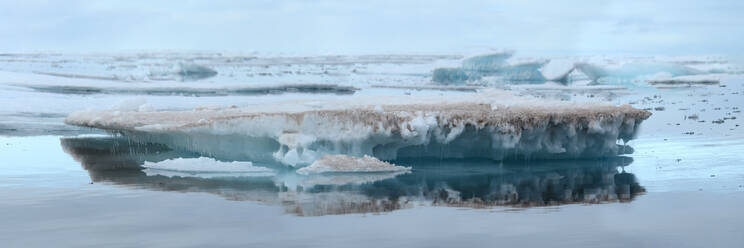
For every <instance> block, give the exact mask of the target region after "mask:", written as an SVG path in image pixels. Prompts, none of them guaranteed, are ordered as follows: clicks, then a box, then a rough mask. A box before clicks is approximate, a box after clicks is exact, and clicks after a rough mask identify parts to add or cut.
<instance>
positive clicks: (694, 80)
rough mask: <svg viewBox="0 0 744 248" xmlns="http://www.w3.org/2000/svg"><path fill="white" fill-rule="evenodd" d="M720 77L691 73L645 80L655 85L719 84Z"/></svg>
mask: <svg viewBox="0 0 744 248" xmlns="http://www.w3.org/2000/svg"><path fill="white" fill-rule="evenodd" d="M720 81H721V79H720V78H719V77H718V76H717V75H692V76H677V77H660V78H655V79H650V80H648V81H647V82H648V83H649V84H651V85H655V86H657V87H678V86H692V85H714V84H719V83H720Z"/></svg>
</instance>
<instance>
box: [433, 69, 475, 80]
mask: <svg viewBox="0 0 744 248" xmlns="http://www.w3.org/2000/svg"><path fill="white" fill-rule="evenodd" d="M469 78H470V77H469V76H468V74H467V73H465V71H464V70H463V69H461V68H437V69H434V71H433V72H432V79H431V80H432V81H434V82H435V83H439V84H464V83H465V82H466V81H468V79H469Z"/></svg>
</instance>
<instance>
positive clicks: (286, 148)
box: [65, 91, 651, 166]
mask: <svg viewBox="0 0 744 248" xmlns="http://www.w3.org/2000/svg"><path fill="white" fill-rule="evenodd" d="M129 109H135V108H134V107H130V108H129ZM140 109H142V110H143V111H140ZM650 115H651V114H650V113H649V112H648V111H645V110H639V109H635V108H633V107H631V106H628V105H624V106H612V105H603V104H591V103H589V104H587V103H582V104H578V103H567V102H560V101H546V100H543V99H537V98H528V97H518V96H515V95H512V94H511V93H509V92H505V91H485V92H481V93H477V94H473V95H471V96H469V97H462V98H455V99H450V97H447V96H410V97H403V98H402V97H399V96H388V97H385V96H369V97H361V96H356V97H350V96H349V97H338V98H333V99H323V100H316V101H290V102H286V103H280V104H266V105H265V106H264V105H251V106H246V107H244V108H241V107H234V106H233V107H225V108H197V109H194V110H191V111H161V112H156V111H149V110H148V109H147V108H136V110H135V111H119V110H117V111H112V110H88V111H82V112H75V113H72V114H70V115H69V116H68V117H67V119H66V120H65V121H66V123H68V124H71V125H77V126H83V127H93V128H99V129H104V130H109V131H113V132H118V133H122V134H124V135H127V136H129V137H130V138H132V139H135V140H138V141H141V142H150V143H160V144H165V145H167V146H168V147H171V148H174V149H182V150H186V151H190V152H197V153H200V154H206V155H209V156H210V157H215V158H218V159H226V160H248V161H266V162H280V163H282V164H286V165H291V166H304V165H309V164H311V163H313V162H314V161H315V160H317V159H319V158H321V157H323V156H325V155H328V154H345V155H349V156H355V157H363V156H364V155H369V156H374V157H376V158H379V159H382V160H393V159H396V158H406V157H433V158H490V159H495V160H501V159H531V158H536V159H556V158H586V157H607V156H614V155H617V154H622V153H625V152H627V151H629V150H626V149H624V148H623V147H624V146H619V145H617V141H618V140H623V141H627V140H630V139H632V138H633V137H634V136H635V135H636V133H637V131H638V127H639V125H640V124H641V122H642V121H643V120H645V119H647V118H648V117H649V116H650Z"/></svg>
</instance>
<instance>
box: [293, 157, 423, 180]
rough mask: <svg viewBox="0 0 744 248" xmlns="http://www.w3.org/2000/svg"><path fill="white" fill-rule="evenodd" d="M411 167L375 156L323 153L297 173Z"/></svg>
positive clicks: (402, 169)
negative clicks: (359, 156) (381, 159)
mask: <svg viewBox="0 0 744 248" xmlns="http://www.w3.org/2000/svg"><path fill="white" fill-rule="evenodd" d="M409 170H411V167H404V166H398V165H394V164H391V163H387V162H384V161H380V160H379V159H377V158H374V157H370V156H368V155H364V156H363V157H361V158H357V157H350V156H346V155H325V156H323V157H321V158H319V159H318V160H315V162H313V164H311V165H310V166H308V167H303V168H300V169H299V170H297V173H299V174H303V175H308V174H320V173H333V172H337V173H338V172H341V173H343V172H400V171H409Z"/></svg>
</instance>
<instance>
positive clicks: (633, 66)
mask: <svg viewBox="0 0 744 248" xmlns="http://www.w3.org/2000/svg"><path fill="white" fill-rule="evenodd" d="M575 67H576V69H577V70H579V71H581V72H582V73H584V74H585V75H586V76H587V77H589V78H590V79H591V80H593V81H596V80H598V79H600V78H605V77H609V78H618V79H635V78H639V77H643V76H654V75H658V74H659V73H663V74H666V75H669V76H684V75H695V74H700V73H701V72H700V71H699V70H696V69H693V68H690V67H687V66H684V65H679V64H672V63H625V64H622V65H621V66H615V67H610V66H607V67H602V66H599V65H595V64H589V63H576V65H575Z"/></svg>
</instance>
